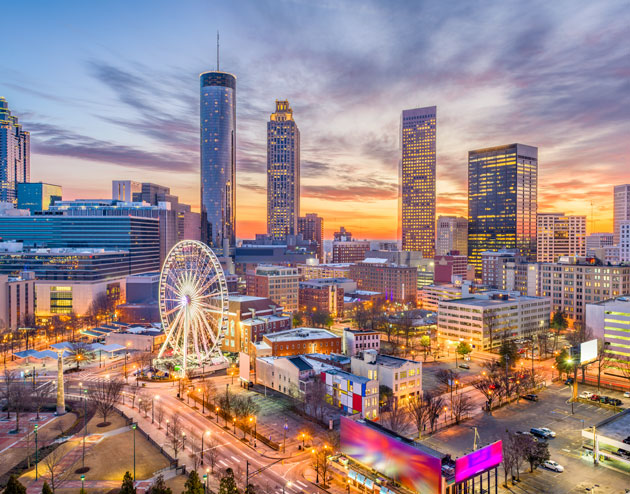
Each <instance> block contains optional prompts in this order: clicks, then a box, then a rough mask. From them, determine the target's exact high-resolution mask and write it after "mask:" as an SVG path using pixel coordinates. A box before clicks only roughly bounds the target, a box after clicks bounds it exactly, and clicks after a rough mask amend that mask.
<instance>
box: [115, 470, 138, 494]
mask: <svg viewBox="0 0 630 494" xmlns="http://www.w3.org/2000/svg"><path fill="white" fill-rule="evenodd" d="M119 494H136V488H135V487H134V485H133V477H132V476H131V474H130V473H129V472H125V476H124V477H123V481H122V486H121V488H120V493H119Z"/></svg>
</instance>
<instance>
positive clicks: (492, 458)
mask: <svg viewBox="0 0 630 494" xmlns="http://www.w3.org/2000/svg"><path fill="white" fill-rule="evenodd" d="M502 461H503V443H502V442H501V441H497V442H496V443H492V444H490V445H489V446H486V447H485V448H481V449H478V450H477V451H473V452H472V453H470V454H467V455H466V456H462V457H461V458H458V459H457V460H455V482H463V481H464V480H467V479H469V478H471V477H474V476H475V475H477V474H479V473H481V472H485V471H486V470H488V469H490V468H493V467H496V466H497V465H499V464H500V463H501V462H502Z"/></svg>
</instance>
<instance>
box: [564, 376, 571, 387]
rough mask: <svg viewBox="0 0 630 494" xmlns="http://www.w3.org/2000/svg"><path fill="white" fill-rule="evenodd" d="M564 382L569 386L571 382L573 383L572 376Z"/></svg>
mask: <svg viewBox="0 0 630 494" xmlns="http://www.w3.org/2000/svg"><path fill="white" fill-rule="evenodd" d="M564 384H566V385H567V386H570V385H571V384H573V378H572V377H570V378H569V379H567V380H566V381H564Z"/></svg>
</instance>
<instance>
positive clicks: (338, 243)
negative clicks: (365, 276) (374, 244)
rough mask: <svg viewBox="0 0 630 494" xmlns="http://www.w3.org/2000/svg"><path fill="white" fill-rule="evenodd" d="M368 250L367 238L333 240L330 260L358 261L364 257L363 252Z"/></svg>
mask: <svg viewBox="0 0 630 494" xmlns="http://www.w3.org/2000/svg"><path fill="white" fill-rule="evenodd" d="M369 250H370V242H368V241H367V240H364V241H361V240H351V241H349V242H344V241H343V240H333V244H332V262H333V263H346V262H358V261H362V260H363V259H365V254H366V253H367V252H368V251H369Z"/></svg>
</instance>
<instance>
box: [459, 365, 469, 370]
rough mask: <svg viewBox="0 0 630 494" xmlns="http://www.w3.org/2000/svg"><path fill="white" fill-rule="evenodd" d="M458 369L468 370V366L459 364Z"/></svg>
mask: <svg viewBox="0 0 630 494" xmlns="http://www.w3.org/2000/svg"><path fill="white" fill-rule="evenodd" d="M459 368H460V369H470V365H468V364H459Z"/></svg>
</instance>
